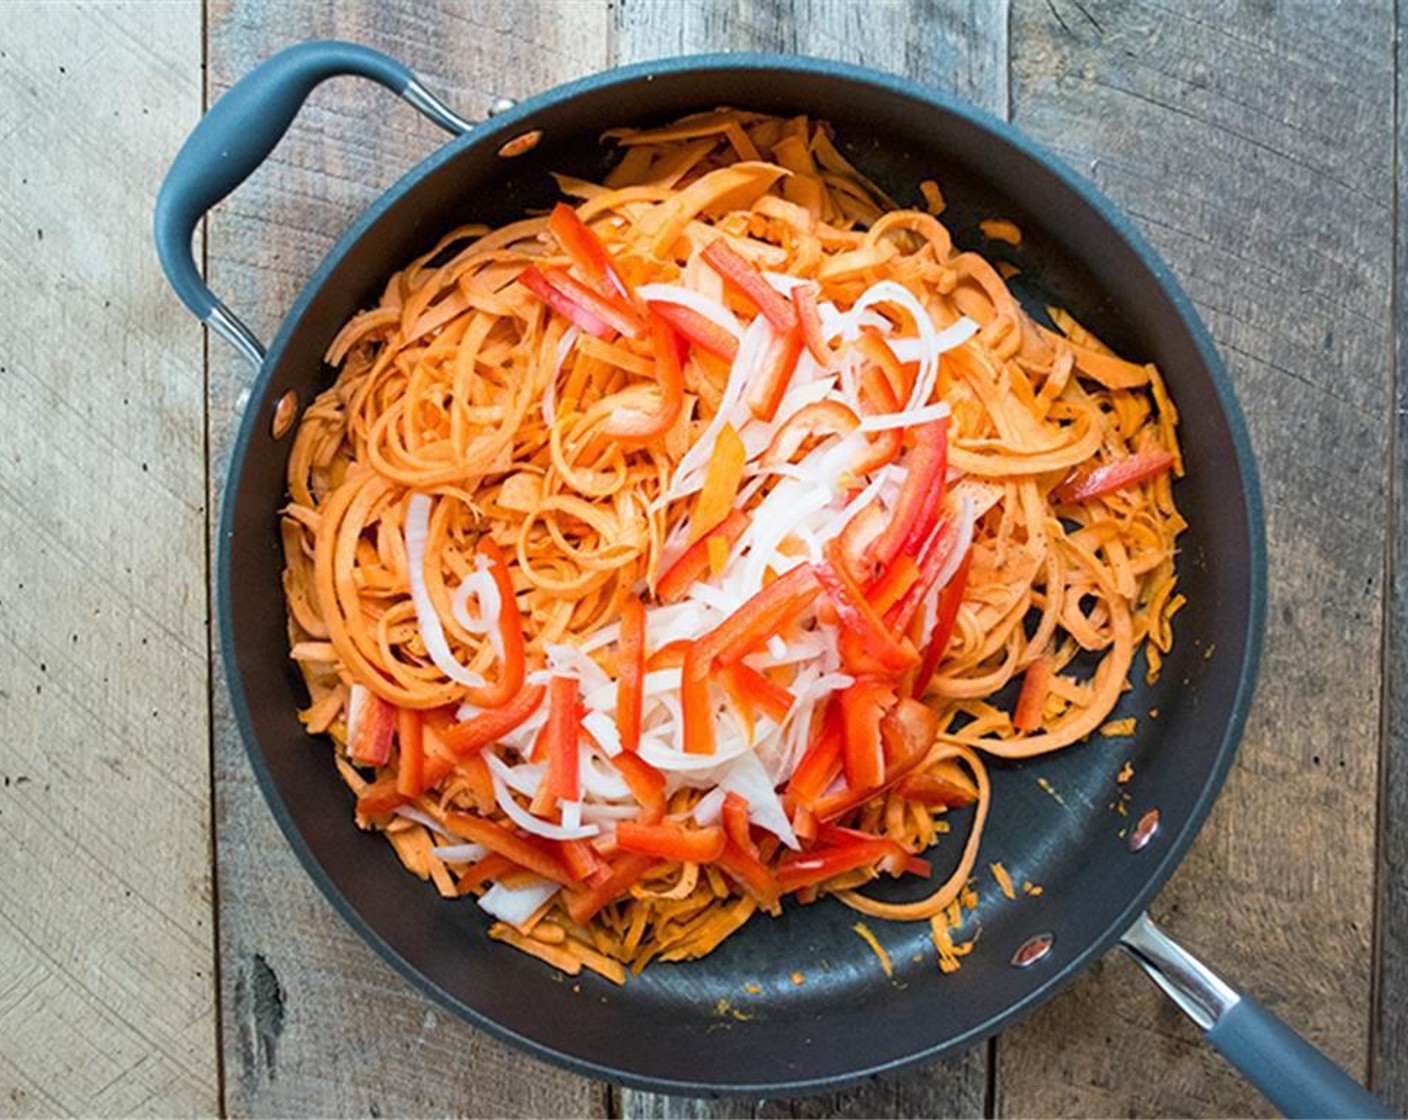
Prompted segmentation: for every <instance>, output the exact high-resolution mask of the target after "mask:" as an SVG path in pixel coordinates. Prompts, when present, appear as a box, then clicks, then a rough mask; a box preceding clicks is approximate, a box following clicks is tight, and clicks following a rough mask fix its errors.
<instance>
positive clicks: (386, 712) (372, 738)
mask: <svg viewBox="0 0 1408 1120" xmlns="http://www.w3.org/2000/svg"><path fill="white" fill-rule="evenodd" d="M395 734H396V706H395V705H394V704H392V703H390V702H389V701H387V700H383V699H382V698H381V697H380V696H378V695H377V694H376V693H374V692H371V691H368V692H367V702H366V704H365V705H363V707H362V718H361V719H359V720H358V721H357V737H356V739H354V740H353V742H352V761H353V762H354V763H356V764H357V765H358V766H385V765H386V764H387V763H388V762H390V761H391V740H392V738H393V737H394V736H395Z"/></svg>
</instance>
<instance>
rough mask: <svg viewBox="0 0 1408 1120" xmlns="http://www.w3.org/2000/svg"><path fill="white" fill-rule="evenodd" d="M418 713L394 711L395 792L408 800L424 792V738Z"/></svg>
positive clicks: (411, 709) (420, 717) (412, 710)
mask: <svg viewBox="0 0 1408 1120" xmlns="http://www.w3.org/2000/svg"><path fill="white" fill-rule="evenodd" d="M422 719H423V717H422V716H421V714H420V712H418V711H416V710H415V709H413V708H398V709H397V710H396V749H397V753H398V757H397V761H396V790H397V792H398V793H404V794H405V795H406V796H407V797H408V798H415V797H419V796H420V795H421V794H422V793H424V792H425V736H424V734H423V729H424V724H423V722H422Z"/></svg>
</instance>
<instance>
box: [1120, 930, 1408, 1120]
mask: <svg viewBox="0 0 1408 1120" xmlns="http://www.w3.org/2000/svg"><path fill="white" fill-rule="evenodd" d="M1120 946H1121V947H1122V948H1123V949H1125V950H1126V951H1127V952H1128V953H1129V955H1130V956H1132V957H1133V958H1134V959H1135V961H1137V962H1138V964H1139V967H1140V968H1142V969H1143V970H1144V971H1145V972H1146V973H1148V974H1149V978H1150V979H1151V980H1153V981H1154V983H1155V984H1157V985H1158V986H1159V987H1160V988H1162V989H1163V991H1164V994H1165V995H1167V996H1168V997H1169V998H1170V999H1172V1000H1173V1002H1174V1003H1176V1004H1178V1006H1179V1007H1180V1008H1181V1009H1182V1010H1183V1012H1184V1014H1186V1015H1187V1016H1188V1017H1189V1018H1190V1019H1192V1020H1193V1022H1195V1023H1197V1024H1198V1026H1199V1027H1200V1028H1201V1029H1202V1031H1203V1033H1204V1034H1206V1035H1207V1038H1208V1041H1209V1042H1211V1043H1212V1045H1213V1048H1214V1049H1215V1050H1217V1052H1218V1053H1219V1054H1221V1055H1222V1056H1223V1057H1224V1058H1226V1059H1227V1060H1228V1061H1229V1062H1231V1063H1232V1065H1234V1066H1235V1067H1236V1068H1237V1069H1238V1070H1239V1071H1240V1072H1241V1073H1242V1075H1243V1076H1244V1077H1246V1079H1247V1080H1248V1081H1250V1082H1251V1083H1252V1084H1253V1085H1255V1086H1256V1087H1257V1089H1259V1090H1260V1091H1261V1092H1262V1093H1263V1094H1264V1095H1265V1097H1266V1099H1267V1100H1269V1101H1270V1102H1271V1103H1272V1104H1273V1105H1275V1106H1276V1107H1277V1108H1278V1109H1279V1110H1280V1111H1281V1112H1282V1113H1283V1114H1284V1115H1286V1116H1290V1117H1327V1116H1333V1117H1340V1116H1346V1117H1380V1116H1392V1115H1393V1114H1392V1113H1391V1112H1389V1110H1388V1109H1387V1108H1386V1107H1385V1106H1384V1105H1383V1103H1382V1102H1381V1101H1380V1100H1379V1099H1378V1098H1377V1097H1375V1096H1373V1095H1372V1094H1370V1093H1369V1092H1368V1090H1366V1089H1365V1088H1363V1087H1362V1086H1361V1085H1360V1084H1359V1083H1358V1082H1356V1081H1355V1080H1354V1079H1353V1078H1352V1077H1350V1076H1349V1074H1347V1073H1346V1072H1345V1071H1344V1070H1342V1069H1340V1067H1339V1066H1337V1065H1335V1063H1334V1062H1332V1061H1330V1059H1329V1058H1327V1057H1325V1055H1324V1054H1322V1053H1321V1052H1320V1051H1319V1050H1317V1049H1316V1048H1315V1047H1314V1046H1312V1045H1310V1043H1308V1042H1307V1041H1306V1040H1305V1039H1303V1038H1301V1036H1300V1035H1298V1034H1296V1032H1295V1031H1293V1030H1291V1028H1290V1027H1288V1026H1286V1024H1285V1023H1283V1022H1281V1020H1280V1019H1278V1018H1277V1017H1276V1016H1275V1015H1273V1014H1272V1013H1271V1012H1270V1011H1268V1010H1267V1009H1266V1008H1265V1007H1263V1006H1262V1005H1261V1004H1259V1003H1257V1001H1256V1000H1254V999H1252V998H1251V997H1250V996H1247V995H1243V994H1240V993H1238V992H1237V991H1236V990H1235V989H1233V988H1232V987H1231V986H1230V985H1228V984H1227V982H1226V981H1225V980H1223V979H1222V978H1221V977H1220V976H1218V975H1217V973H1215V972H1213V971H1212V969H1210V968H1208V966H1207V965H1205V964H1203V962H1202V961H1200V960H1198V958H1197V957H1195V956H1193V954H1192V953H1190V952H1188V951H1187V950H1186V949H1184V948H1183V947H1182V946H1180V945H1179V944H1177V943H1176V942H1175V941H1174V940H1173V939H1172V938H1170V937H1169V936H1168V935H1167V934H1165V933H1164V932H1163V930H1161V929H1159V927H1158V926H1156V925H1155V924H1154V923H1153V922H1152V921H1151V920H1150V919H1149V915H1148V914H1140V915H1139V918H1138V920H1137V921H1135V923H1134V925H1132V926H1131V927H1130V928H1129V929H1128V930H1127V931H1126V932H1125V934H1124V936H1123V937H1121V938H1120Z"/></svg>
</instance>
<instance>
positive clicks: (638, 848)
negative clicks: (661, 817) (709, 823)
mask: <svg viewBox="0 0 1408 1120" xmlns="http://www.w3.org/2000/svg"><path fill="white" fill-rule="evenodd" d="M616 843H617V844H618V845H619V846H620V848H621V850H622V851H624V852H639V853H640V854H641V855H643V856H654V857H655V858H656V859H671V860H679V861H680V862H681V863H713V862H714V860H716V859H718V858H719V856H721V855H722V854H723V851H724V830H723V829H722V828H719V827H717V826H715V827H712V828H686V827H685V826H684V825H681V824H672V823H661V824H638V823H636V822H635V821H622V822H621V823H620V824H618V825H617V826H616Z"/></svg>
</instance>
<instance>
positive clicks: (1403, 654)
mask: <svg viewBox="0 0 1408 1120" xmlns="http://www.w3.org/2000/svg"><path fill="white" fill-rule="evenodd" d="M1406 24H1408V15H1405V13H1403V12H1400V13H1399V25H1398V33H1399V35H1402V34H1404V29H1405V25H1406ZM1396 81H1397V86H1398V96H1397V98H1396V101H1395V108H1396V111H1397V114H1398V119H1397V120H1396V121H1395V122H1394V127H1395V145H1394V151H1395V154H1397V153H1400V152H1401V151H1402V148H1403V146H1404V144H1405V143H1408V115H1405V111H1404V109H1403V98H1404V96H1405V95H1408V85H1405V81H1404V75H1403V71H1402V67H1401V66H1400V68H1399V73H1398V75H1397V77H1396ZM1395 186H1396V191H1395V197H1396V198H1397V197H1400V196H1401V194H1402V192H1403V190H1404V188H1405V186H1408V171H1405V170H1404V169H1403V167H1402V165H1401V164H1399V165H1398V181H1397V183H1396V184H1395ZM1396 234H1397V236H1396V237H1395V239H1394V253H1395V260H1394V279H1395V285H1394V292H1395V298H1394V309H1395V311H1396V312H1397V318H1396V321H1395V322H1394V324H1393V329H1394V332H1395V344H1394V350H1393V358H1394V360H1393V369H1394V371H1395V372H1394V391H1395V403H1396V405H1397V407H1396V408H1395V409H1394V428H1395V432H1394V441H1393V456H1392V459H1391V460H1390V463H1389V470H1390V493H1391V495H1392V504H1391V506H1390V515H1391V518H1392V520H1391V522H1390V525H1391V542H1390V548H1391V551H1390V561H1389V564H1390V567H1389V571H1390V574H1391V579H1390V583H1389V601H1388V612H1387V615H1386V633H1385V641H1386V642H1387V647H1388V648H1387V655H1386V657H1385V659H1384V665H1385V668H1386V670H1387V675H1386V677H1385V680H1384V688H1385V689H1386V691H1387V704H1386V705H1385V713H1386V720H1385V741H1384V752H1383V755H1382V764H1383V765H1384V767H1385V773H1384V776H1383V798H1382V800H1381V801H1380V803H1379V829H1380V832H1379V866H1378V878H1379V882H1378V887H1379V910H1378V926H1377V929H1376V930H1375V931H1374V932H1375V950H1376V953H1375V962H1374V965H1375V979H1376V980H1377V1000H1376V1005H1375V1012H1376V1014H1375V1020H1374V1023H1373V1028H1374V1036H1373V1046H1372V1049H1371V1052H1370V1061H1371V1068H1372V1071H1373V1075H1372V1076H1373V1084H1374V1087H1375V1089H1376V1090H1377V1091H1378V1093H1379V1095H1380V1096H1381V1097H1382V1098H1383V1099H1384V1100H1385V1101H1387V1102H1388V1103H1389V1105H1390V1106H1391V1107H1392V1108H1393V1109H1394V1111H1396V1112H1397V1113H1398V1114H1400V1115H1402V1114H1403V1113H1405V1112H1408V423H1406V422H1405V417H1408V377H1405V376H1404V375H1403V373H1402V372H1401V371H1400V369H1399V362H1400V361H1401V360H1402V356H1403V355H1404V354H1408V315H1405V311H1404V304H1403V299H1404V292H1405V290H1408V256H1405V254H1404V251H1403V246H1404V244H1405V240H1404V238H1405V235H1408V216H1405V215H1404V214H1403V212H1402V210H1399V212H1398V228H1397V230H1396Z"/></svg>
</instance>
